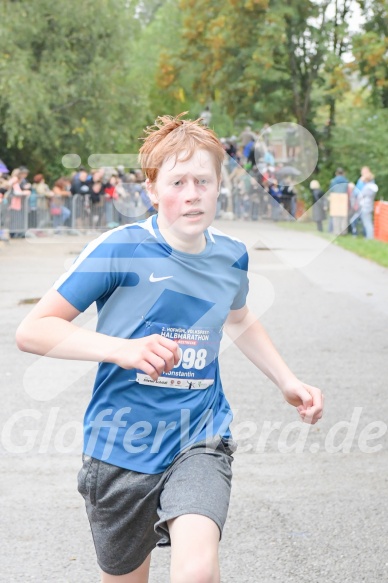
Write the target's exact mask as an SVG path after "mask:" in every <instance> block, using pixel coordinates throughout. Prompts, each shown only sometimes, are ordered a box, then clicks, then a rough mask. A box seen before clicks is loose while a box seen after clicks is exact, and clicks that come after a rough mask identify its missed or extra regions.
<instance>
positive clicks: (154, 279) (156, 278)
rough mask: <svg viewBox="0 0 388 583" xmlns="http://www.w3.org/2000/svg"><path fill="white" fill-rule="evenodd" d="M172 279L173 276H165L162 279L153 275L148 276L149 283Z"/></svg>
mask: <svg viewBox="0 0 388 583" xmlns="http://www.w3.org/2000/svg"><path fill="white" fill-rule="evenodd" d="M171 277H174V276H173V275H165V276H164V277H155V276H154V274H153V273H151V275H150V282H151V283H155V282H156V281H163V279H170V278H171Z"/></svg>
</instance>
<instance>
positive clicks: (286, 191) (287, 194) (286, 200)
mask: <svg viewBox="0 0 388 583" xmlns="http://www.w3.org/2000/svg"><path fill="white" fill-rule="evenodd" d="M282 203H283V206H284V208H285V210H286V211H287V212H288V213H289V214H290V215H291V216H292V217H295V213H296V192H295V190H294V185H293V183H292V178H291V177H290V176H286V177H285V178H284V179H283V187H282ZM287 218H289V217H287Z"/></svg>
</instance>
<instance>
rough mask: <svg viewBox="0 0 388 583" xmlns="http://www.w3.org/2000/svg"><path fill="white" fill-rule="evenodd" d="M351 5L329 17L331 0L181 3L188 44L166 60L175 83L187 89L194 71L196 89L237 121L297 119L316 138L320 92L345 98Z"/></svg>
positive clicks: (348, 0)
mask: <svg viewBox="0 0 388 583" xmlns="http://www.w3.org/2000/svg"><path fill="white" fill-rule="evenodd" d="M351 2H352V0H342V2H341V3H340V0H334V3H335V10H334V16H329V14H330V11H329V8H333V1H331V0H327V1H325V2H321V3H316V2H313V1H312V0H288V2H284V1H280V0H246V1H245V2H242V3H238V2H237V1H236V0H224V1H223V2H221V1H219V0H213V1H212V2H208V1H205V0H198V1H196V2H195V3H194V2H193V1H192V0H181V2H180V7H181V10H182V14H183V29H182V37H183V41H184V45H183V48H182V49H181V51H180V54H179V55H178V56H177V55H176V53H174V52H172V51H170V52H168V51H166V52H165V54H164V55H163V57H162V61H161V62H162V66H163V67H164V68H165V70H168V71H169V81H168V82H169V83H170V86H176V85H179V83H181V75H182V74H183V73H184V72H185V71H187V68H188V66H189V67H190V70H191V72H192V78H193V84H192V89H193V91H195V92H197V93H199V94H203V95H204V96H205V98H206V99H211V100H213V101H216V102H220V103H221V104H223V105H224V106H225V107H226V109H227V111H228V113H229V114H230V115H231V116H233V117H235V118H238V117H242V118H245V119H249V118H251V119H260V120H262V121H263V120H265V121H268V122H269V123H275V122H280V121H287V120H288V119H295V120H296V121H297V122H298V123H300V124H301V125H303V126H304V127H306V128H308V129H309V130H310V131H312V132H313V133H314V132H315V126H314V116H315V108H316V105H317V103H315V102H314V101H313V89H314V88H316V87H319V88H321V89H322V91H323V92H324V91H325V90H327V92H328V95H329V94H330V99H331V102H334V101H335V99H337V98H338V95H339V94H340V92H338V91H337V93H336V92H335V90H336V88H337V84H338V82H340V83H341V90H340V91H341V92H343V84H344V76H343V75H342V72H341V71H340V58H341V55H342V53H343V52H344V50H345V49H346V47H347V42H346V34H347V26H348V25H347V21H346V16H347V14H348V12H349V10H350V8H349V7H350V4H351ZM329 57H331V58H329ZM325 67H326V70H325ZM329 73H330V75H331V77H330V79H328V75H329ZM166 78H167V77H166ZM318 103H319V102H318ZM332 117H334V110H333V114H332Z"/></svg>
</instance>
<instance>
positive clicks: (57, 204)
mask: <svg viewBox="0 0 388 583" xmlns="http://www.w3.org/2000/svg"><path fill="white" fill-rule="evenodd" d="M70 196H71V194H70V189H69V181H68V180H67V179H66V178H59V179H58V180H57V181H56V182H55V183H54V186H53V189H52V192H51V199H50V215H51V217H52V219H53V227H54V229H55V230H59V229H60V227H63V226H64V225H65V222H66V221H67V220H68V219H69V218H70V215H71V210H70V209H69V208H68V207H67V206H65V204H64V201H65V200H66V199H67V198H69V197H70Z"/></svg>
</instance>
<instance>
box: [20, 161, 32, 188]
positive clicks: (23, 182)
mask: <svg viewBox="0 0 388 583" xmlns="http://www.w3.org/2000/svg"><path fill="white" fill-rule="evenodd" d="M29 173H30V171H29V170H28V168H26V167H25V166H20V168H19V183H20V188H21V189H22V190H31V183H30V182H29V181H28V180H27V177H28V175H29Z"/></svg>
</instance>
